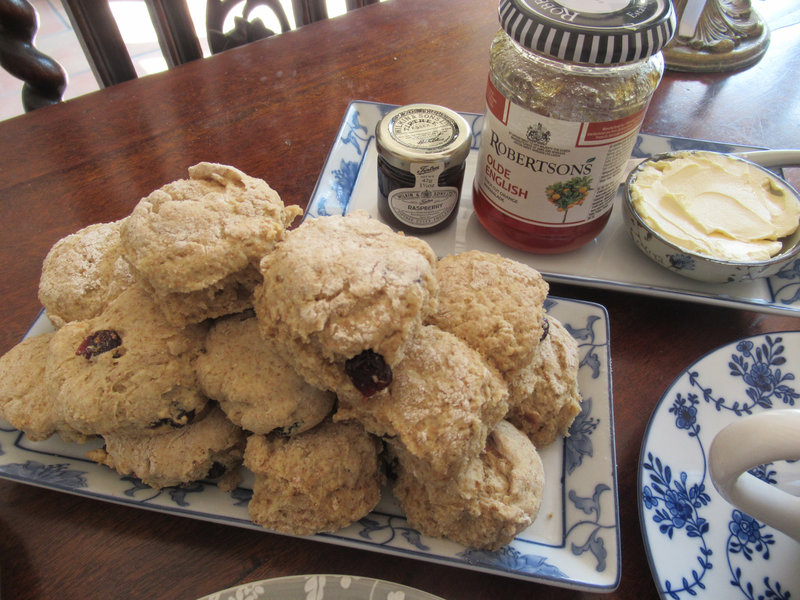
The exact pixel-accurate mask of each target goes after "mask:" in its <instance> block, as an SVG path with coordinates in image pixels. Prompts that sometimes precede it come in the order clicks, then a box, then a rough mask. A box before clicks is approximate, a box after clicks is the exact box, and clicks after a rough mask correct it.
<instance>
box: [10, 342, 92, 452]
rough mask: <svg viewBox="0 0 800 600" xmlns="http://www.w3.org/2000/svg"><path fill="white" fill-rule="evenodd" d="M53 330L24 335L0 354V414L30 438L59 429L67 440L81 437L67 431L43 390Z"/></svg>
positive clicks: (45, 434)
mask: <svg viewBox="0 0 800 600" xmlns="http://www.w3.org/2000/svg"><path fill="white" fill-rule="evenodd" d="M54 335H55V334H54V333H53V332H48V333H42V334H40V335H37V336H34V337H30V338H26V339H24V340H22V341H21V342H20V343H19V344H17V345H16V346H14V347H13V348H11V350H9V351H8V352H6V353H5V354H4V355H3V356H2V357H0V418H2V419H5V420H6V421H8V422H9V423H10V424H11V425H12V426H14V427H16V428H17V429H19V430H21V431H24V432H25V435H27V436H28V438H30V439H31V440H33V441H41V440H46V439H47V438H49V437H50V436H51V435H53V434H54V433H56V432H59V433H60V434H61V436H62V437H63V438H64V439H65V440H67V441H78V442H82V441H85V439H86V438H85V436H83V435H81V434H79V433H77V432H73V431H71V430H70V429H69V428H68V427H67V426H66V425H65V424H64V423H63V422H62V421H61V418H60V416H59V412H58V410H57V409H56V407H55V405H54V404H53V401H52V398H51V397H50V396H49V395H48V394H47V389H46V385H45V365H46V364H47V356H48V354H49V352H50V341H51V340H52V339H53V336H54Z"/></svg>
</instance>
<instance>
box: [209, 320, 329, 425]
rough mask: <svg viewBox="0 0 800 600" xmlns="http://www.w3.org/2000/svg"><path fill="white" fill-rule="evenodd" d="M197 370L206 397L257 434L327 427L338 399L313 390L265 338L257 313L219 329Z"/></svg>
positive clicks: (212, 334) (219, 323)
mask: <svg viewBox="0 0 800 600" xmlns="http://www.w3.org/2000/svg"><path fill="white" fill-rule="evenodd" d="M196 366H197V375H198V378H199V380H200V385H201V387H202V389H203V391H204V392H205V394H206V395H207V396H208V397H209V398H212V399H214V400H217V401H218V402H219V403H220V406H221V408H222V410H223V411H224V412H225V414H226V415H227V416H228V418H229V419H230V420H231V421H233V422H234V423H236V424H237V425H239V426H240V427H242V428H244V429H246V430H247V431H250V432H252V433H261V434H267V433H269V432H271V431H273V430H274V429H280V430H281V431H282V432H283V433H286V434H292V435H293V434H296V433H302V432H303V431H307V430H308V429H311V428H312V427H314V426H315V425H317V424H319V423H320V422H322V420H323V419H325V417H326V416H328V415H329V414H330V413H331V411H332V410H333V405H334V402H335V401H336V397H335V395H334V394H333V393H331V392H324V391H322V390H318V389H316V388H314V387H312V386H310V385H308V384H307V383H306V382H305V381H304V380H303V379H302V378H301V377H300V376H299V375H298V374H297V373H296V372H295V371H294V369H292V367H291V366H289V364H288V363H287V362H286V361H285V360H284V359H283V357H282V356H281V352H280V349H279V348H277V347H276V346H275V345H274V344H273V343H270V342H269V341H267V340H265V339H263V338H262V337H261V333H260V330H259V326H258V322H257V320H256V319H255V316H254V315H253V314H252V313H250V314H249V316H248V315H247V314H245V315H233V316H231V317H228V318H225V319H221V320H219V321H217V322H216V323H214V325H213V326H212V327H211V330H210V331H209V334H208V337H207V339H206V351H205V353H203V354H201V355H200V356H199V357H198V359H197V365H196Z"/></svg>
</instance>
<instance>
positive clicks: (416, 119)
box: [375, 104, 472, 171]
mask: <svg viewBox="0 0 800 600" xmlns="http://www.w3.org/2000/svg"><path fill="white" fill-rule="evenodd" d="M375 144H376V146H377V149H378V154H379V155H380V156H381V157H383V159H384V160H386V161H387V162H388V163H389V164H390V165H392V166H393V167H397V168H398V169H402V170H404V171H408V170H410V168H411V165H412V164H416V163H429V162H441V163H443V164H444V167H445V168H448V167H450V166H453V165H457V164H460V163H462V162H464V160H465V159H466V158H467V155H468V154H469V150H470V147H471V145H472V130H471V129H470V126H469V124H468V123H467V121H466V119H464V117H462V116H461V115H459V114H458V113H456V112H454V111H452V110H450V109H449V108H445V107H443V106H438V105H436V104H408V105H406V106H401V107H399V108H396V109H394V110H392V111H391V112H389V113H387V114H386V115H385V116H384V117H383V118H382V119H381V120H380V121H379V122H378V124H377V125H376V126H375Z"/></svg>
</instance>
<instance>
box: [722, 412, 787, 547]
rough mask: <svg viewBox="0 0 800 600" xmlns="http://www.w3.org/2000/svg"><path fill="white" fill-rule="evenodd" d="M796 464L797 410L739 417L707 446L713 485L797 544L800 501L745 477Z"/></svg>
mask: <svg viewBox="0 0 800 600" xmlns="http://www.w3.org/2000/svg"><path fill="white" fill-rule="evenodd" d="M798 459H800V410H794V409H773V410H768V411H764V412H761V413H756V414H754V415H748V416H745V417H741V418H739V419H737V420H736V421H734V422H733V423H731V424H730V425H727V426H726V427H724V428H723V429H722V430H721V431H720V432H719V433H718V434H717V435H716V436H715V437H714V441H713V442H712V443H711V448H710V449H709V453H708V463H709V469H710V472H711V481H712V482H713V483H714V487H716V488H717V491H718V492H719V493H720V495H721V496H722V497H723V498H725V500H727V501H728V502H730V503H731V504H733V505H734V506H735V507H736V508H738V509H739V510H741V511H742V512H745V513H747V514H748V515H750V516H751V517H753V518H754V519H756V520H759V521H761V522H762V523H765V524H767V525H769V526H771V527H774V528H775V529H777V530H779V531H782V532H783V533H785V534H786V535H788V536H790V537H792V538H794V539H795V540H797V541H799V542H800V497H798V496H794V495H792V494H789V493H788V492H785V491H782V490H780V489H778V488H777V487H775V486H773V485H770V484H768V483H766V482H764V481H761V480H760V479H758V478H757V477H755V476H754V475H751V474H750V473H748V472H747V471H748V470H750V469H753V468H755V467H757V466H759V465H763V464H766V463H770V462H775V461H779V460H798Z"/></svg>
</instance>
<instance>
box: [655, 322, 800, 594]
mask: <svg viewBox="0 0 800 600" xmlns="http://www.w3.org/2000/svg"><path fill="white" fill-rule="evenodd" d="M799 376H800V331H789V332H782V333H770V334H762V335H758V336H755V337H750V338H745V339H742V340H739V341H736V342H732V343H730V344H728V345H726V346H723V347H721V348H718V349H716V350H714V351H712V352H710V353H709V354H707V355H706V356H704V357H702V358H700V359H699V360H697V361H696V362H694V363H693V364H691V365H690V366H689V367H687V368H686V369H685V370H684V372H683V373H682V374H681V375H679V376H678V378H677V379H676V380H675V381H674V382H673V383H672V385H671V386H670V387H669V388H668V389H667V391H666V392H665V393H664V395H663V396H662V398H661V400H660V402H659V404H658V405H657V406H656V409H655V411H654V412H653V415H652V416H651V419H650V423H649V425H648V427H647V431H646V433H645V436H644V441H643V443H642V450H641V457H640V463H639V517H640V524H641V529H642V534H643V538H644V541H645V547H646V548H647V552H648V560H649V562H650V568H651V571H652V573H653V578H654V580H655V584H656V587H657V588H658V592H659V594H660V595H661V598H663V599H664V600H683V599H689V598H692V599H694V600H706V599H707V600H716V599H718V598H725V599H726V600H759V599H764V600H790V599H794V598H800V568H798V567H800V543H799V542H797V541H795V540H793V539H791V538H790V537H788V536H786V535H784V534H783V533H780V532H779V531H777V530H775V529H772V528H771V527H769V526H767V525H765V524H763V523H760V522H758V521H757V520H755V519H753V518H752V517H750V516H749V515H747V514H745V513H743V512H741V511H739V510H737V509H736V508H734V507H733V506H732V505H731V504H729V503H728V502H727V501H725V500H724V499H723V498H722V497H721V496H720V495H719V493H718V492H717V491H716V489H715V488H714V485H713V483H712V482H711V477H710V474H709V470H708V449H709V447H710V446H711V442H712V440H713V439H714V436H715V435H716V434H717V433H718V432H719V431H720V430H721V429H722V428H723V427H725V426H726V425H728V424H729V423H732V422H733V421H735V420H736V419H740V418H743V417H744V416H746V415H748V414H754V413H758V412H762V411H767V410H781V409H787V408H797V407H798V406H800V377H799ZM742 443H746V440H743V441H742ZM751 473H752V474H753V475H755V476H756V477H758V478H760V479H762V480H763V481H766V482H767V483H770V484H772V485H776V486H778V487H780V488H781V489H783V490H784V491H786V492H788V493H791V494H794V495H800V461H794V462H786V461H780V462H776V463H770V464H767V465H761V466H760V467H758V468H756V469H753V470H752V471H751ZM798 518H800V516H799V517H798Z"/></svg>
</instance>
